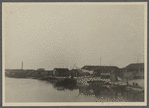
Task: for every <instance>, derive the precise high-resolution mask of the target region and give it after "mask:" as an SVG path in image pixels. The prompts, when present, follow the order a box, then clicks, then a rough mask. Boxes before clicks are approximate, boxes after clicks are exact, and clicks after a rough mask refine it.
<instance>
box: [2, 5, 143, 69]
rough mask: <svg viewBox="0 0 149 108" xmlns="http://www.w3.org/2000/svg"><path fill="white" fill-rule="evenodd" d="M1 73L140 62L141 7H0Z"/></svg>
mask: <svg viewBox="0 0 149 108" xmlns="http://www.w3.org/2000/svg"><path fill="white" fill-rule="evenodd" d="M2 9H3V20H2V24H3V26H2V27H3V39H5V40H4V45H5V46H4V47H5V68H7V69H20V68H21V63H22V61H23V63H24V69H37V68H45V69H47V70H52V69H53V68H63V67H64V68H67V67H68V68H69V69H71V68H72V66H73V65H74V64H75V63H76V66H77V67H79V68H81V67H83V66H84V65H100V58H101V65H107V66H110V65H112V66H118V67H120V68H121V67H125V66H126V65H128V64H130V63H137V62H140V63H141V62H143V54H144V35H145V34H144V5H135V4H134V5H114V4H113V5H100V4H97V3H96V4H89V3H88V4H75V3H73V4H65V3H63V4H57V3H53V4H52V3H17V4H15V3H11V4H10V3H3V5H2Z"/></svg>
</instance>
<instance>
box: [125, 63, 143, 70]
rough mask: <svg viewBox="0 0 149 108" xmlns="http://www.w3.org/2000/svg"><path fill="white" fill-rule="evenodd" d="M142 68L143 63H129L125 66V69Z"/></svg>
mask: <svg viewBox="0 0 149 108" xmlns="http://www.w3.org/2000/svg"><path fill="white" fill-rule="evenodd" d="M139 68H144V63H131V64H129V65H128V66H126V67H125V69H139Z"/></svg>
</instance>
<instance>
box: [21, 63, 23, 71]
mask: <svg viewBox="0 0 149 108" xmlns="http://www.w3.org/2000/svg"><path fill="white" fill-rule="evenodd" d="M21 69H22V70H23V62H22V68H21Z"/></svg>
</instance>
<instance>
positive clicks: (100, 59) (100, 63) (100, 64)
mask: <svg viewBox="0 0 149 108" xmlns="http://www.w3.org/2000/svg"><path fill="white" fill-rule="evenodd" d="M100 66H101V57H100Z"/></svg>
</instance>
